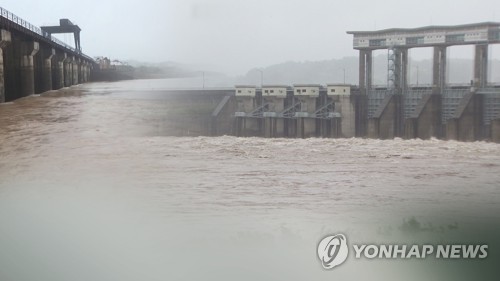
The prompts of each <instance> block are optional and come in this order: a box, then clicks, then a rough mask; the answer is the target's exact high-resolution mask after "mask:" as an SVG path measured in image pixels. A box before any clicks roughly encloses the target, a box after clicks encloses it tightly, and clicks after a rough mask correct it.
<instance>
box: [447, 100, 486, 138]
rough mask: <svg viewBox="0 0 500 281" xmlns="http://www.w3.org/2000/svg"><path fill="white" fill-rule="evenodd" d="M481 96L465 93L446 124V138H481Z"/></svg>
mask: <svg viewBox="0 0 500 281" xmlns="http://www.w3.org/2000/svg"><path fill="white" fill-rule="evenodd" d="M482 119H483V96H482V95H479V94H475V93H469V94H467V95H465V96H464V97H463V98H462V99H461V101H460V104H459V105H458V107H457V108H456V109H455V114H454V116H453V118H451V119H449V120H448V122H447V124H446V139H448V140H459V141H476V140H479V139H481V138H482Z"/></svg>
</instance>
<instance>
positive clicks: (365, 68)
mask: <svg viewBox="0 0 500 281" xmlns="http://www.w3.org/2000/svg"><path fill="white" fill-rule="evenodd" d="M372 65H373V64H372V50H360V51H359V88H360V90H361V91H362V93H363V90H367V89H370V88H371V86H372Z"/></svg>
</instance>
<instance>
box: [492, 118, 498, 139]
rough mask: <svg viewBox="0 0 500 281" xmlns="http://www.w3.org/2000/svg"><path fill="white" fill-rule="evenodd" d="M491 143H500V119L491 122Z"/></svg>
mask: <svg viewBox="0 0 500 281" xmlns="http://www.w3.org/2000/svg"><path fill="white" fill-rule="evenodd" d="M491 141H492V142H496V143H500V118H498V119H494V120H491Z"/></svg>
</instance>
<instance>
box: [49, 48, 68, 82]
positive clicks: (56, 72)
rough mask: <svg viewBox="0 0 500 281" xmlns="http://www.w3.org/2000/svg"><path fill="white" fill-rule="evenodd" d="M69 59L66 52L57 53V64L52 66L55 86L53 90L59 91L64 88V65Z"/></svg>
mask: <svg viewBox="0 0 500 281" xmlns="http://www.w3.org/2000/svg"><path fill="white" fill-rule="evenodd" d="M67 59H68V55H67V54H66V53H65V52H57V53H56V56H55V62H54V64H53V65H52V76H53V81H52V82H53V84H52V85H53V86H52V88H53V89H55V90H57V89H61V88H63V87H64V84H65V82H64V77H65V75H64V74H65V72H64V64H65V62H66V60H67Z"/></svg>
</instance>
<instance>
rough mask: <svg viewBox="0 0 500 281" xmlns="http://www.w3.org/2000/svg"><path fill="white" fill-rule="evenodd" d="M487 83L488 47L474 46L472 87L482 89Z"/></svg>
mask: <svg viewBox="0 0 500 281" xmlns="http://www.w3.org/2000/svg"><path fill="white" fill-rule="evenodd" d="M487 83H488V45H487V44H485V45H476V50H475V56H474V85H475V86H477V87H479V88H483V87H486V84H487Z"/></svg>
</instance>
